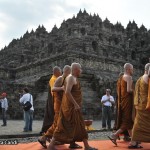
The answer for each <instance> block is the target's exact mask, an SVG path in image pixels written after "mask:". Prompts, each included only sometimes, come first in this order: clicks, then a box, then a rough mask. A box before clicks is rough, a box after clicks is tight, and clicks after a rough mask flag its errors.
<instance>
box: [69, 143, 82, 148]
mask: <svg viewBox="0 0 150 150" xmlns="http://www.w3.org/2000/svg"><path fill="white" fill-rule="evenodd" d="M69 148H71V149H81V148H82V146H80V145H78V144H76V143H71V144H70V146H69Z"/></svg>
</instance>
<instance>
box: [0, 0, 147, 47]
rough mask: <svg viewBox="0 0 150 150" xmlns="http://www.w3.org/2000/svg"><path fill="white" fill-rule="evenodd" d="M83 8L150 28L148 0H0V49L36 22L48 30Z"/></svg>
mask: <svg viewBox="0 0 150 150" xmlns="http://www.w3.org/2000/svg"><path fill="white" fill-rule="evenodd" d="M80 9H81V10H82V11H83V10H84V9H86V11H87V12H88V13H89V14H90V13H91V14H92V15H93V14H94V13H95V14H99V16H100V17H101V19H102V20H104V19H105V18H106V17H107V18H108V19H109V21H110V22H111V23H113V24H115V23H116V22H117V21H118V22H121V24H122V25H123V26H124V27H126V26H127V24H128V22H129V20H130V21H133V20H135V22H136V23H137V25H138V27H140V26H141V25H142V24H144V26H145V27H146V28H147V29H150V0H0V49H1V48H3V47H4V46H5V45H6V46H7V45H8V44H9V43H10V42H11V41H12V39H17V38H20V37H21V36H22V35H24V33H25V32H26V31H27V30H28V31H29V32H30V31H31V30H32V29H33V30H34V31H35V29H36V28H37V27H38V26H39V25H44V27H45V28H46V30H47V31H48V32H50V31H51V29H52V27H53V26H54V25H55V24H56V26H57V27H58V28H59V27H60V24H61V23H62V21H63V20H64V19H65V20H67V19H68V18H72V17H73V15H75V16H76V14H77V13H78V12H79V10H80Z"/></svg>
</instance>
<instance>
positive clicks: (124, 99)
mask: <svg viewBox="0 0 150 150" xmlns="http://www.w3.org/2000/svg"><path fill="white" fill-rule="evenodd" d="M132 74H133V66H132V65H131V64H130V63H126V64H125V65H124V74H123V75H122V76H120V77H119V79H118V81H117V95H118V101H117V103H118V104H117V107H118V108H117V122H116V128H117V129H118V130H117V131H116V132H115V133H113V134H112V135H111V136H108V138H109V139H110V140H111V141H112V142H113V143H114V144H115V145H117V142H116V140H117V138H118V136H119V134H120V133H122V132H123V131H125V130H128V132H129V134H130V136H131V130H132V127H133V120H132V109H133V81H132Z"/></svg>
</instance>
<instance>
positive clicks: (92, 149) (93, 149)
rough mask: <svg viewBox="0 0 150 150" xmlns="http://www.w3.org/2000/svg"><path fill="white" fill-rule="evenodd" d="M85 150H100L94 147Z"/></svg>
mask: <svg viewBox="0 0 150 150" xmlns="http://www.w3.org/2000/svg"><path fill="white" fill-rule="evenodd" d="M84 150H98V149H97V148H94V147H89V148H84Z"/></svg>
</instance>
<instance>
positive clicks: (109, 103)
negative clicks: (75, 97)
mask: <svg viewBox="0 0 150 150" xmlns="http://www.w3.org/2000/svg"><path fill="white" fill-rule="evenodd" d="M109 98H110V101H112V102H114V98H113V97H112V96H111V95H109V96H107V95H104V96H102V99H101V102H103V101H105V100H107V99H109ZM103 104H104V106H110V107H111V106H112V104H111V102H108V101H107V102H105V103H103Z"/></svg>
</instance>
